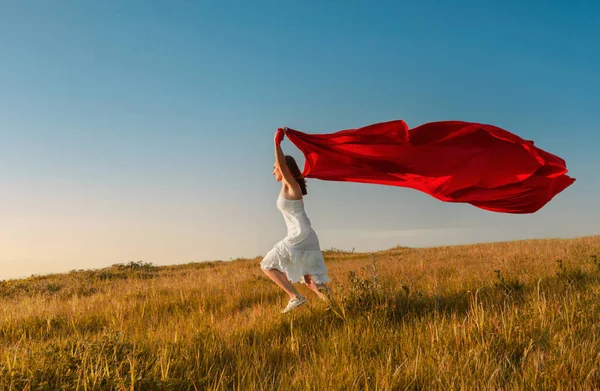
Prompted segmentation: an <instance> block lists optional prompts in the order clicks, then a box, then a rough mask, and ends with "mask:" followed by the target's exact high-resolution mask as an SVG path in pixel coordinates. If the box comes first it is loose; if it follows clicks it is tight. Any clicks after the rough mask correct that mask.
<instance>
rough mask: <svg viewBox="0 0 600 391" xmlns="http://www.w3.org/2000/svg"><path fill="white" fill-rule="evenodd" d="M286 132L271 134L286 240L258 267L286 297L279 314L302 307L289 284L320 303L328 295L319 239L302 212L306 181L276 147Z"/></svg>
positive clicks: (296, 167) (274, 168) (291, 159)
mask: <svg viewBox="0 0 600 391" xmlns="http://www.w3.org/2000/svg"><path fill="white" fill-rule="evenodd" d="M286 129H287V128H280V129H278V130H277V133H276V134H275V140H274V141H275V165H274V166H273V175H274V176H275V180H276V181H277V182H281V192H280V193H279V197H278V198H277V208H278V209H279V210H280V211H281V213H282V214H283V218H284V220H285V224H286V226H287V236H286V237H285V238H284V239H283V240H281V241H279V242H278V243H277V244H276V245H275V246H274V247H273V249H272V250H271V251H269V252H268V253H267V255H266V256H265V257H264V259H263V260H262V262H261V263H260V266H261V268H262V270H263V272H264V273H265V274H266V275H267V276H268V277H269V278H270V279H271V280H273V281H275V283H276V284H277V285H279V286H280V287H281V288H282V289H283V290H284V291H285V292H286V293H287V294H288V295H289V296H290V301H289V303H288V305H287V307H285V309H284V310H283V311H281V312H282V313H284V314H285V313H286V312H289V311H291V310H293V309H294V308H296V307H299V306H301V305H302V304H304V303H306V298H305V297H304V296H302V295H301V294H300V292H298V291H297V290H296V288H294V286H293V285H292V283H295V282H302V283H305V284H306V286H307V287H308V288H310V290H312V291H313V292H315V293H316V294H317V295H318V296H319V297H320V298H321V299H323V300H327V297H326V296H325V294H328V293H329V290H328V288H327V286H326V285H325V283H326V282H329V276H328V275H327V268H326V267H325V260H324V259H323V253H321V248H320V246H319V239H318V238H317V235H316V233H315V231H314V230H313V229H312V227H311V224H310V220H309V219H308V216H307V215H306V212H305V211H304V200H303V199H302V196H303V195H306V194H307V193H306V180H305V179H304V177H303V176H302V173H301V172H300V169H299V168H298V165H297V164H296V161H295V160H294V158H293V157H291V156H284V155H283V151H282V150H281V147H280V144H281V141H283V137H284V132H285V130H286Z"/></svg>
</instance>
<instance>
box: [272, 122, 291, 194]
mask: <svg viewBox="0 0 600 391" xmlns="http://www.w3.org/2000/svg"><path fill="white" fill-rule="evenodd" d="M285 129H286V128H285V127H284V128H279V129H277V133H275V164H276V165H277V167H279V169H280V170H281V175H282V176H283V181H284V182H285V184H286V185H287V186H290V187H293V185H294V184H295V183H296V179H295V178H294V176H293V175H292V173H291V172H290V169H289V168H288V166H287V164H286V163H285V156H284V154H283V151H282V150H281V146H280V144H281V142H282V141H283V136H284V133H285Z"/></svg>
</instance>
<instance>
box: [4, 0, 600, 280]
mask: <svg viewBox="0 0 600 391" xmlns="http://www.w3.org/2000/svg"><path fill="white" fill-rule="evenodd" d="M0 37H1V38H0V178H1V180H0V279H2V278H12V277H21V276H28V275H31V274H43V273H49V272H63V271H69V270H71V269H80V268H84V269H87V268H100V267H104V266H108V265H111V264H114V263H118V262H129V261H139V260H142V261H145V262H153V263H155V264H173V263H183V262H191V261H202V260H212V259H223V260H228V259H231V258H236V257H254V256H257V255H264V254H265V253H266V252H267V251H268V250H269V249H270V248H271V247H272V246H273V244H274V243H275V242H276V241H277V240H279V239H281V238H282V237H283V236H285V224H284V222H283V219H282V217H281V214H280V213H279V212H278V210H277V209H276V207H275V201H276V197H277V193H278V191H279V185H278V184H277V183H275V181H274V179H273V177H272V175H271V171H272V165H273V152H272V148H273V145H272V139H273V134H274V133H275V130H276V129H277V127H279V126H283V125H286V126H289V127H292V128H295V129H298V130H301V131H304V132H308V133H329V132H334V131H337V130H340V129H346V128H357V127H361V126H364V125H368V124H371V123H375V122H382V121H387V120H392V119H404V120H405V121H406V122H407V123H408V125H409V126H411V127H414V126H417V125H420V124H422V123H425V122H430V121H437V120H449V119H456V120H465V121H475V122H484V123H490V124H494V125H496V126H500V127H503V128H505V129H507V130H509V131H511V132H514V133H516V134H518V135H519V136H521V137H523V138H525V139H532V140H535V142H536V145H538V146H539V147H540V148H542V149H545V150H547V151H549V152H552V153H554V154H557V155H559V156H561V157H562V158H564V159H565V160H566V161H567V167H568V168H569V170H570V175H571V176H574V177H576V178H577V181H576V182H575V184H574V185H572V186H571V187H570V188H568V189H566V190H565V191H564V192H563V193H561V194H559V195H558V196H557V197H556V198H555V199H554V200H552V201H551V202H550V203H549V204H548V205H546V207H544V208H543V209H542V210H541V211H539V212H537V213H535V214H532V215H522V216H518V215H508V214H500V213H493V212H487V211H483V210H480V209H477V208H474V207H472V206H470V205H464V204H449V203H442V202H440V201H437V200H435V199H433V198H432V197H430V196H428V195H426V194H422V193H419V192H417V191H415V190H411V189H404V188H399V187H387V186H377V185H366V184H350V183H341V182H324V181H318V180H309V195H308V196H307V198H306V201H305V203H306V209H307V212H308V214H309V217H310V218H311V221H312V223H313V227H314V229H315V230H316V232H317V234H318V235H319V237H320V241H321V246H322V248H324V249H328V248H332V247H335V248H341V249H352V248H355V249H356V250H357V251H372V250H378V249H385V248H389V247H393V246H396V245H402V246H431V245H442V244H454V243H473V242H479V241H486V242H487V241H501V240H510V239H521V238H543V237H575V236H581V235H591V234H600V206H599V202H598V200H599V199H600V174H599V173H598V172H599V171H600V152H599V147H600V133H599V129H598V124H599V123H600V98H599V97H598V94H599V92H600V3H599V2H597V1H570V2H567V1H550V0H544V1H534V0H531V1H516V0H515V1H508V0H503V1H418V2H417V1H361V2H356V1H348V0H345V1H206V2H204V1H149V0H147V1H133V0H130V1H120V0H119V1H88V0H70V1H67V0H62V1H52V2H50V1H34V0H24V1H19V0H6V1H0ZM282 146H283V149H284V151H285V152H286V153H290V154H292V155H293V156H295V157H296V158H298V159H299V161H300V163H301V164H303V162H304V160H303V158H302V154H301V153H300V152H299V151H298V150H297V149H296V148H295V147H294V146H293V145H292V144H291V143H289V142H288V141H287V140H286V141H285V142H284V143H283V145H282ZM257 267H258V265H257Z"/></svg>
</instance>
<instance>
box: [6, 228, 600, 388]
mask: <svg viewBox="0 0 600 391" xmlns="http://www.w3.org/2000/svg"><path fill="white" fill-rule="evenodd" d="M596 256H598V257H596ZM325 258H326V264H327V266H328V267H329V270H330V276H331V277H332V280H333V281H332V283H331V284H330V287H331V289H332V291H333V293H334V295H335V299H336V301H335V302H334V303H333V304H332V305H331V306H328V305H327V304H326V303H325V302H321V301H319V300H318V299H317V298H316V297H315V295H314V294H311V292H309V290H308V289H306V287H304V286H300V291H301V292H302V293H303V294H305V295H306V296H307V297H308V298H309V300H310V304H309V305H306V306H303V307H300V308H298V309H297V310H295V311H293V312H292V313H290V314H286V315H281V314H280V313H279V311H280V310H281V309H282V308H283V307H284V306H285V304H286V303H287V297H286V296H285V294H284V293H283V292H281V291H280V290H279V289H278V288H277V287H276V286H275V284H274V283H272V282H270V281H269V280H267V279H266V277H265V276H264V275H263V274H262V272H261V271H260V269H259V266H258V263H259V262H260V259H258V258H257V259H251V260H237V261H233V262H210V263H194V264H187V265H178V266H170V267H155V266H153V265H150V264H145V263H143V262H137V263H130V264H127V265H114V266H113V267H111V268H107V269H102V270H79V271H72V272H71V273H68V274H59V275H49V276H39V277H32V278H29V279H25V280H9V281H2V282H0V389H2V390H24V389H25V390H38V389H48V390H49V389H77V390H98V389H114V390H133V389H139V390H153V389H181V390H213V389H215V390H229V389H236V390H237V389H239V390H253V389H259V390H260V389H269V390H271V389H279V390H304V389H306V390H353V389H356V390H402V389H424V390H436V389H440V390H449V389H468V390H474V389H503V390H504V389H506V390H511V389H548V390H555V389H600V236H595V237H584V238H578V239H573V240H535V241H518V242H510V243H491V244H479V245H469V246H457V247H439V248H431V249H410V248H394V249H390V250H387V251H382V252H378V253H375V254H371V253H350V252H343V251H337V250H332V251H327V252H325Z"/></svg>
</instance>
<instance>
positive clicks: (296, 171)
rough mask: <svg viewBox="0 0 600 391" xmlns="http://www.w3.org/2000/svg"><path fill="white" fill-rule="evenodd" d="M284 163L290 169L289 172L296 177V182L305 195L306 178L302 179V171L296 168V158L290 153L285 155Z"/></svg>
mask: <svg viewBox="0 0 600 391" xmlns="http://www.w3.org/2000/svg"><path fill="white" fill-rule="evenodd" d="M285 164H287V166H288V168H289V169H290V172H291V173H292V175H293V176H294V178H295V179H296V182H298V184H299V185H300V190H302V195H306V194H307V192H306V179H304V177H303V176H302V172H301V171H300V169H299V168H298V164H297V163H296V160H295V159H294V158H293V157H292V156H290V155H285Z"/></svg>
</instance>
